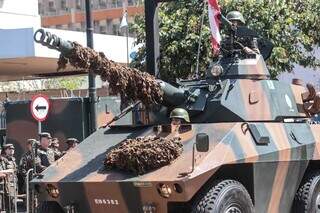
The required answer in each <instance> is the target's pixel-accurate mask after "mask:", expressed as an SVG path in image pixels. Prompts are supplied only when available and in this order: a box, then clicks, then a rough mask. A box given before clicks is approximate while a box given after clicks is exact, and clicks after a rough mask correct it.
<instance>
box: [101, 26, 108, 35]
mask: <svg viewBox="0 0 320 213" xmlns="http://www.w3.org/2000/svg"><path fill="white" fill-rule="evenodd" d="M100 33H102V34H106V33H107V27H106V26H100Z"/></svg>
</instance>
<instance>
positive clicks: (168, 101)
mask: <svg viewBox="0 0 320 213" xmlns="http://www.w3.org/2000/svg"><path fill="white" fill-rule="evenodd" d="M158 82H159V84H160V87H161V90H162V92H163V98H162V104H163V105H165V106H178V105H181V104H183V103H184V102H185V100H186V99H187V96H186V92H185V90H183V89H180V88H177V87H174V86H172V85H171V84H169V83H167V82H164V81H161V80H158Z"/></svg>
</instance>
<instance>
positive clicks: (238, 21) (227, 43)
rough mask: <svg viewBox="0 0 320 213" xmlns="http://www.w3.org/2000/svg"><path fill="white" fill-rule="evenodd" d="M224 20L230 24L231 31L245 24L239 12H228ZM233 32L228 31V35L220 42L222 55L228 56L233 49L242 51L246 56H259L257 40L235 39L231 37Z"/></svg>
mask: <svg viewBox="0 0 320 213" xmlns="http://www.w3.org/2000/svg"><path fill="white" fill-rule="evenodd" d="M226 18H227V19H228V21H230V22H231V23H232V28H233V30H234V29H236V28H237V27H238V26H243V25H245V23H246V22H245V19H244V18H243V15H242V14H241V13H240V12H239V11H231V12H229V13H228V14H227V16H226ZM233 30H230V32H229V35H228V36H227V37H226V38H224V39H223V41H222V42H221V50H222V54H223V55H229V54H230V53H231V52H230V51H231V50H233V49H242V50H243V51H244V52H245V53H246V54H260V51H259V48H258V41H257V38H239V37H235V36H233V35H232V34H233V33H234V32H233Z"/></svg>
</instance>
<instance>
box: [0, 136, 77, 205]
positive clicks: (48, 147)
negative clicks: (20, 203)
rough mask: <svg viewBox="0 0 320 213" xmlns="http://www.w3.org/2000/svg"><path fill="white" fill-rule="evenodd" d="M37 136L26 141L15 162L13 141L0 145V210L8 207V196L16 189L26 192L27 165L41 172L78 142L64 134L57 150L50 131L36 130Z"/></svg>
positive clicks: (12, 194)
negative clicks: (64, 147) (64, 140)
mask: <svg viewBox="0 0 320 213" xmlns="http://www.w3.org/2000/svg"><path fill="white" fill-rule="evenodd" d="M39 138H40V139H39V141H38V140H36V139H28V140H27V141H26V150H27V151H26V152H25V153H24V154H23V155H22V157H21V159H20V162H19V164H17V162H16V159H15V157H14V153H15V152H14V151H15V147H14V145H13V144H5V145H3V146H2V147H0V149H1V155H0V210H9V209H12V202H13V201H12V198H13V197H14V196H16V195H17V194H18V191H19V193H22V194H23V193H26V192H25V188H26V177H27V175H28V171H29V170H30V169H33V174H39V173H41V172H42V171H44V170H45V169H46V168H47V167H48V166H50V165H51V164H52V163H53V162H54V161H56V160H58V159H59V158H61V157H62V156H63V155H64V154H65V153H66V152H67V151H69V150H70V149H73V148H74V147H76V146H77V144H78V143H79V141H78V140H77V139H76V138H68V139H67V140H66V144H67V149H66V150H64V151H61V150H60V148H59V140H58V138H52V137H51V134H50V133H48V132H43V133H41V134H39Z"/></svg>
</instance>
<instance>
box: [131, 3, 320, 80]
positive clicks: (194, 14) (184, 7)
mask: <svg viewBox="0 0 320 213" xmlns="http://www.w3.org/2000/svg"><path fill="white" fill-rule="evenodd" d="M219 3H220V6H221V9H222V13H223V14H224V15H226V14H227V12H228V11H232V10H238V11H240V12H242V13H243V14H244V17H245V19H246V21H247V25H248V26H249V27H250V28H251V29H255V30H256V31H257V32H258V33H259V34H260V35H261V36H262V37H264V38H267V39H269V40H271V41H272V43H273V44H274V49H273V52H272V55H271V57H270V58H269V59H268V61H267V65H268V67H269V71H270V72H271V75H272V76H273V77H275V76H277V75H278V74H279V73H281V72H285V71H287V72H291V71H292V69H293V67H294V65H295V64H299V65H302V66H304V67H311V68H317V67H319V66H320V61H319V59H317V58H316V57H315V54H314V51H315V49H316V48H317V47H318V46H319V44H320V19H319V11H320V1H318V0H277V1H273V0H220V1H219ZM203 12H204V13H205V19H204V25H203V27H202V35H203V37H202V42H201V49H200V70H201V71H204V70H205V68H206V67H207V66H208V64H209V62H210V61H211V60H212V52H211V47H210V41H209V38H210V28H209V21H208V16H207V5H204V2H203V1H199V0H185V1H174V2H166V3H162V4H161V6H160V9H159V25H160V55H161V56H160V72H161V77H162V78H163V79H165V80H170V79H174V78H176V77H179V78H181V77H183V78H186V77H188V76H190V75H192V74H193V73H194V71H195V66H196V58H197V49H198V41H199V35H200V29H201V24H200V22H201V21H200V18H201V15H202V13H203ZM131 28H132V29H131V30H132V31H134V32H135V33H136V35H137V43H145V33H144V18H143V17H141V16H140V17H136V19H135V23H134V24H133V25H132V26H131ZM223 34H224V31H223V30H222V36H224V35H223ZM144 58H145V47H144V46H143V47H142V48H141V49H140V51H139V53H138V54H137V57H136V58H135V60H133V62H132V66H134V67H136V68H139V69H144V63H142V62H143V61H144Z"/></svg>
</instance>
